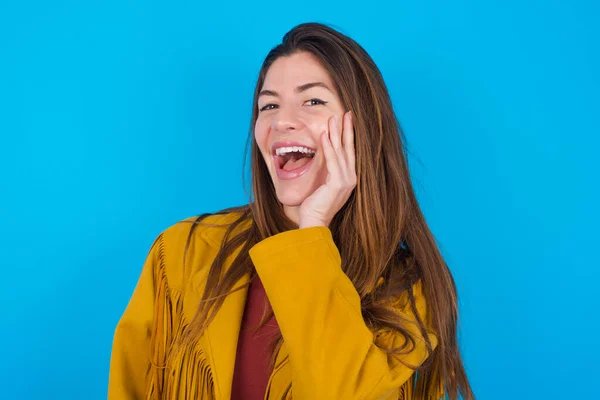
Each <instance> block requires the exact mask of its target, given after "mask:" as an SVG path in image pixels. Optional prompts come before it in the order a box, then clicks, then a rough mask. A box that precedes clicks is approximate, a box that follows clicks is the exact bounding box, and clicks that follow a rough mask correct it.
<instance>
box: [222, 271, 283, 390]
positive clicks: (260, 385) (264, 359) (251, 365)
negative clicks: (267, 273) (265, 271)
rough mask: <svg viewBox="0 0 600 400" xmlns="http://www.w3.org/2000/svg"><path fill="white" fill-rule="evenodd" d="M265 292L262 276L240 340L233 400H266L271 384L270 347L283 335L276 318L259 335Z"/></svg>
mask: <svg viewBox="0 0 600 400" xmlns="http://www.w3.org/2000/svg"><path fill="white" fill-rule="evenodd" d="M266 300H267V299H266V293H265V288H264V287H263V285H262V282H261V281H260V279H259V277H258V275H256V276H255V277H254V279H253V280H252V282H250V287H249V288H248V296H247V297H246V307H245V309H244V316H243V318H242V326H241V329H240V336H239V339H238V346H237V354H236V361H235V369H234V372H233V384H232V388H231V400H242V399H243V400H263V399H264V396H265V390H266V388H267V383H268V381H269V373H268V367H269V354H268V348H267V346H268V344H269V343H270V342H271V341H272V340H273V337H274V335H276V334H277V333H278V332H279V326H278V325H277V321H276V320H275V316H273V317H272V318H271V319H270V320H269V322H267V323H266V324H265V325H264V326H263V327H262V328H260V329H259V330H258V331H256V332H255V333H253V332H252V329H253V328H255V327H257V326H258V323H259V322H260V320H261V318H262V316H263V311H264V309H265V305H266Z"/></svg>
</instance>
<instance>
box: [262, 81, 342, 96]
mask: <svg viewBox="0 0 600 400" xmlns="http://www.w3.org/2000/svg"><path fill="white" fill-rule="evenodd" d="M313 87H322V88H325V89H327V90H329V91H330V92H331V89H329V87H328V86H327V85H326V84H324V83H323V82H309V83H305V84H304V85H300V86H298V87H297V88H296V90H295V91H296V93H302V92H304V91H306V90H308V89H310V88H313ZM260 96H277V97H279V94H278V93H277V92H276V91H274V90H268V89H265V90H261V91H260V93H259V94H258V97H260Z"/></svg>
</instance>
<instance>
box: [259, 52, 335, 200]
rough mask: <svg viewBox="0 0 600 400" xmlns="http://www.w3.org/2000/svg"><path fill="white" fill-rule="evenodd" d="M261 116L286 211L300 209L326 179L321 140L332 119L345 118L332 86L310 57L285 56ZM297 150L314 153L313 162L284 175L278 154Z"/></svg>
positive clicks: (262, 136) (271, 77) (264, 150)
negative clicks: (336, 117)
mask: <svg viewBox="0 0 600 400" xmlns="http://www.w3.org/2000/svg"><path fill="white" fill-rule="evenodd" d="M258 111H259V113H258V118H257V120H256V124H255V126H254V136H255V139H256V142H257V144H258V147H259V149H260V152H261V154H262V156H263V159H264V160H265V163H266V165H267V168H268V170H269V174H270V175H271V179H272V180H273V184H274V186H275V191H276V194H277V198H278V199H279V201H280V202H281V203H282V204H283V206H284V209H285V208H290V207H296V206H299V205H300V204H302V202H303V201H304V199H306V198H307V197H308V196H310V195H311V194H312V193H313V192H314V191H315V190H316V189H317V188H318V187H319V186H321V185H323V184H324V183H325V179H326V178H327V168H326V165H325V158H324V155H323V152H322V151H321V140H320V136H321V133H323V132H327V130H328V125H327V122H328V120H329V118H330V117H331V116H333V115H337V116H341V115H342V114H343V113H344V107H343V105H342V102H341V100H340V98H339V95H338V94H337V92H336V91H335V88H334V85H333V81H332V80H331V78H330V76H329V74H328V72H327V71H326V70H325V69H324V68H323V67H322V66H321V64H320V63H319V61H318V60H317V58H315V57H314V56H313V55H312V54H310V53H308V52H297V53H295V54H293V55H291V56H283V57H280V58H278V59H277V60H276V61H274V62H273V64H272V65H271V66H270V68H269V69H268V71H267V74H266V76H265V81H264V84H263V86H262V88H261V91H260V93H259V97H258ZM294 146H296V147H304V149H299V150H300V151H303V152H304V153H305V154H306V153H310V152H314V157H313V158H312V159H310V161H308V162H307V163H306V164H305V165H303V166H302V167H300V168H297V169H295V170H292V171H285V170H284V169H283V168H282V164H283V160H282V157H281V156H279V155H278V153H279V154H281V152H284V153H285V152H286V150H290V149H289V147H292V148H293V147H294ZM286 148H288V149H286ZM278 149H279V150H278ZM296 150H298V149H296Z"/></svg>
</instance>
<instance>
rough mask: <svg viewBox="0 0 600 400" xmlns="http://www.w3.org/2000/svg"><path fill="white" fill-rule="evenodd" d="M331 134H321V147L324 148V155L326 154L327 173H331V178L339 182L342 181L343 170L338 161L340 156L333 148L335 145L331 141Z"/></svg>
mask: <svg viewBox="0 0 600 400" xmlns="http://www.w3.org/2000/svg"><path fill="white" fill-rule="evenodd" d="M330 135H331V133H327V132H323V133H322V134H321V146H322V148H323V154H325V165H326V166H327V171H328V172H329V175H330V177H331V178H332V179H333V180H335V181H339V180H340V179H341V176H342V175H341V170H340V164H339V161H338V155H337V153H336V151H335V149H334V148H333V144H332V143H331V140H330V139H329V136H330Z"/></svg>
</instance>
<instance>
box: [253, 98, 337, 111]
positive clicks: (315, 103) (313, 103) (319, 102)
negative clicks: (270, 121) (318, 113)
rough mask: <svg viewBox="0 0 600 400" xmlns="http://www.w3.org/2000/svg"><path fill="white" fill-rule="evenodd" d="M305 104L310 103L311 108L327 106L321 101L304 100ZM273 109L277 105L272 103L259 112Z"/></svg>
mask: <svg viewBox="0 0 600 400" xmlns="http://www.w3.org/2000/svg"><path fill="white" fill-rule="evenodd" d="M306 102H307V103H308V102H310V103H312V104H310V105H311V106H318V105H325V104H327V102H326V101H323V100H321V99H310V100H306ZM273 107H277V104H273V103H269V104H267V105H265V106H263V107H262V108H261V109H260V111H268V110H272V109H273Z"/></svg>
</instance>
